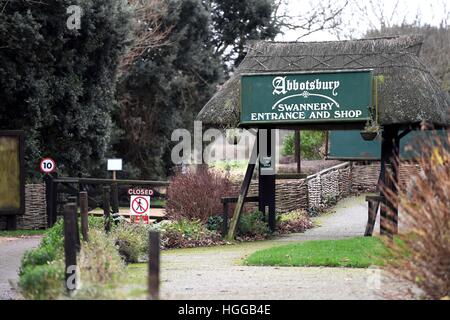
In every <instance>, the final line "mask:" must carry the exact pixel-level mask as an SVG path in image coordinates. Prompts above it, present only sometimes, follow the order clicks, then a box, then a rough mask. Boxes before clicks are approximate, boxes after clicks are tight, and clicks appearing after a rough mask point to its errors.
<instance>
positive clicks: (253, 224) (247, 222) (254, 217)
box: [237, 211, 270, 238]
mask: <svg viewBox="0 0 450 320" xmlns="http://www.w3.org/2000/svg"><path fill="white" fill-rule="evenodd" d="M237 234H238V236H241V237H251V238H255V237H256V238H266V237H267V236H268V235H269V234H270V229H269V226H268V225H267V223H266V222H265V221H264V214H263V213H262V212H260V211H253V212H251V213H246V214H245V213H244V214H242V215H241V217H240V219H239V223H238V230H237Z"/></svg>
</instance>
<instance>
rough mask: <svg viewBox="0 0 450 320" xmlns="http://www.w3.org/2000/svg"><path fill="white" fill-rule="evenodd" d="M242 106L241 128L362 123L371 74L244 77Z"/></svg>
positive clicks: (369, 101) (369, 98)
mask: <svg viewBox="0 0 450 320" xmlns="http://www.w3.org/2000/svg"><path fill="white" fill-rule="evenodd" d="M241 103H242V106H241V124H257V123H297V122H304V123H327V122H337V121H343V122H346V121H347V122H350V121H359V122H364V121H366V120H367V119H369V115H370V113H369V108H370V106H371V105H372V72H371V71H356V72H355V71H352V72H336V73H315V74H311V73H308V74H284V75H278V74H258V75H243V76H242V78H241Z"/></svg>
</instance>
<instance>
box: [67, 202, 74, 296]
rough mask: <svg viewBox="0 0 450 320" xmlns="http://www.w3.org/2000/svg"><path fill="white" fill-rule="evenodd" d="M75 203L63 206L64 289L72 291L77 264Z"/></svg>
mask: <svg viewBox="0 0 450 320" xmlns="http://www.w3.org/2000/svg"><path fill="white" fill-rule="evenodd" d="M76 210H77V206H76V204H75V203H68V204H66V205H65V206H64V258H65V265H66V269H65V279H66V289H67V290H68V291H69V292H72V291H73V290H75V289H76V276H75V277H74V275H75V274H74V273H75V272H76V266H77V248H76V247H77V239H76V228H75V223H76V214H77V211H76Z"/></svg>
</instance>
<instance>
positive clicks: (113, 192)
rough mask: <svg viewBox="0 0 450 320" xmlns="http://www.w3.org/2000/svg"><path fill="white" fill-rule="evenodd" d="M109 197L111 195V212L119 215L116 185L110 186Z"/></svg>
mask: <svg viewBox="0 0 450 320" xmlns="http://www.w3.org/2000/svg"><path fill="white" fill-rule="evenodd" d="M114 172H115V171H114ZM111 195H112V203H111V208H112V212H113V213H119V188H118V186H117V183H113V184H111Z"/></svg>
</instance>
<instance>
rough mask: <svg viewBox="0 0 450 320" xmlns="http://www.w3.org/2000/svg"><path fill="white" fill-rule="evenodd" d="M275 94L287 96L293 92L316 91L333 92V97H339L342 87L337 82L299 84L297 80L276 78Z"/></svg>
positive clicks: (319, 81)
mask: <svg viewBox="0 0 450 320" xmlns="http://www.w3.org/2000/svg"><path fill="white" fill-rule="evenodd" d="M272 85H273V94H274V95H280V94H286V93H289V92H291V91H314V90H331V93H332V95H333V96H337V95H338V93H337V91H336V90H337V89H338V88H339V86H340V85H341V82H340V81H339V80H337V81H321V80H319V79H316V80H313V81H305V82H298V81H297V80H295V79H294V80H289V79H288V78H287V77H276V78H274V79H273V81H272Z"/></svg>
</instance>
